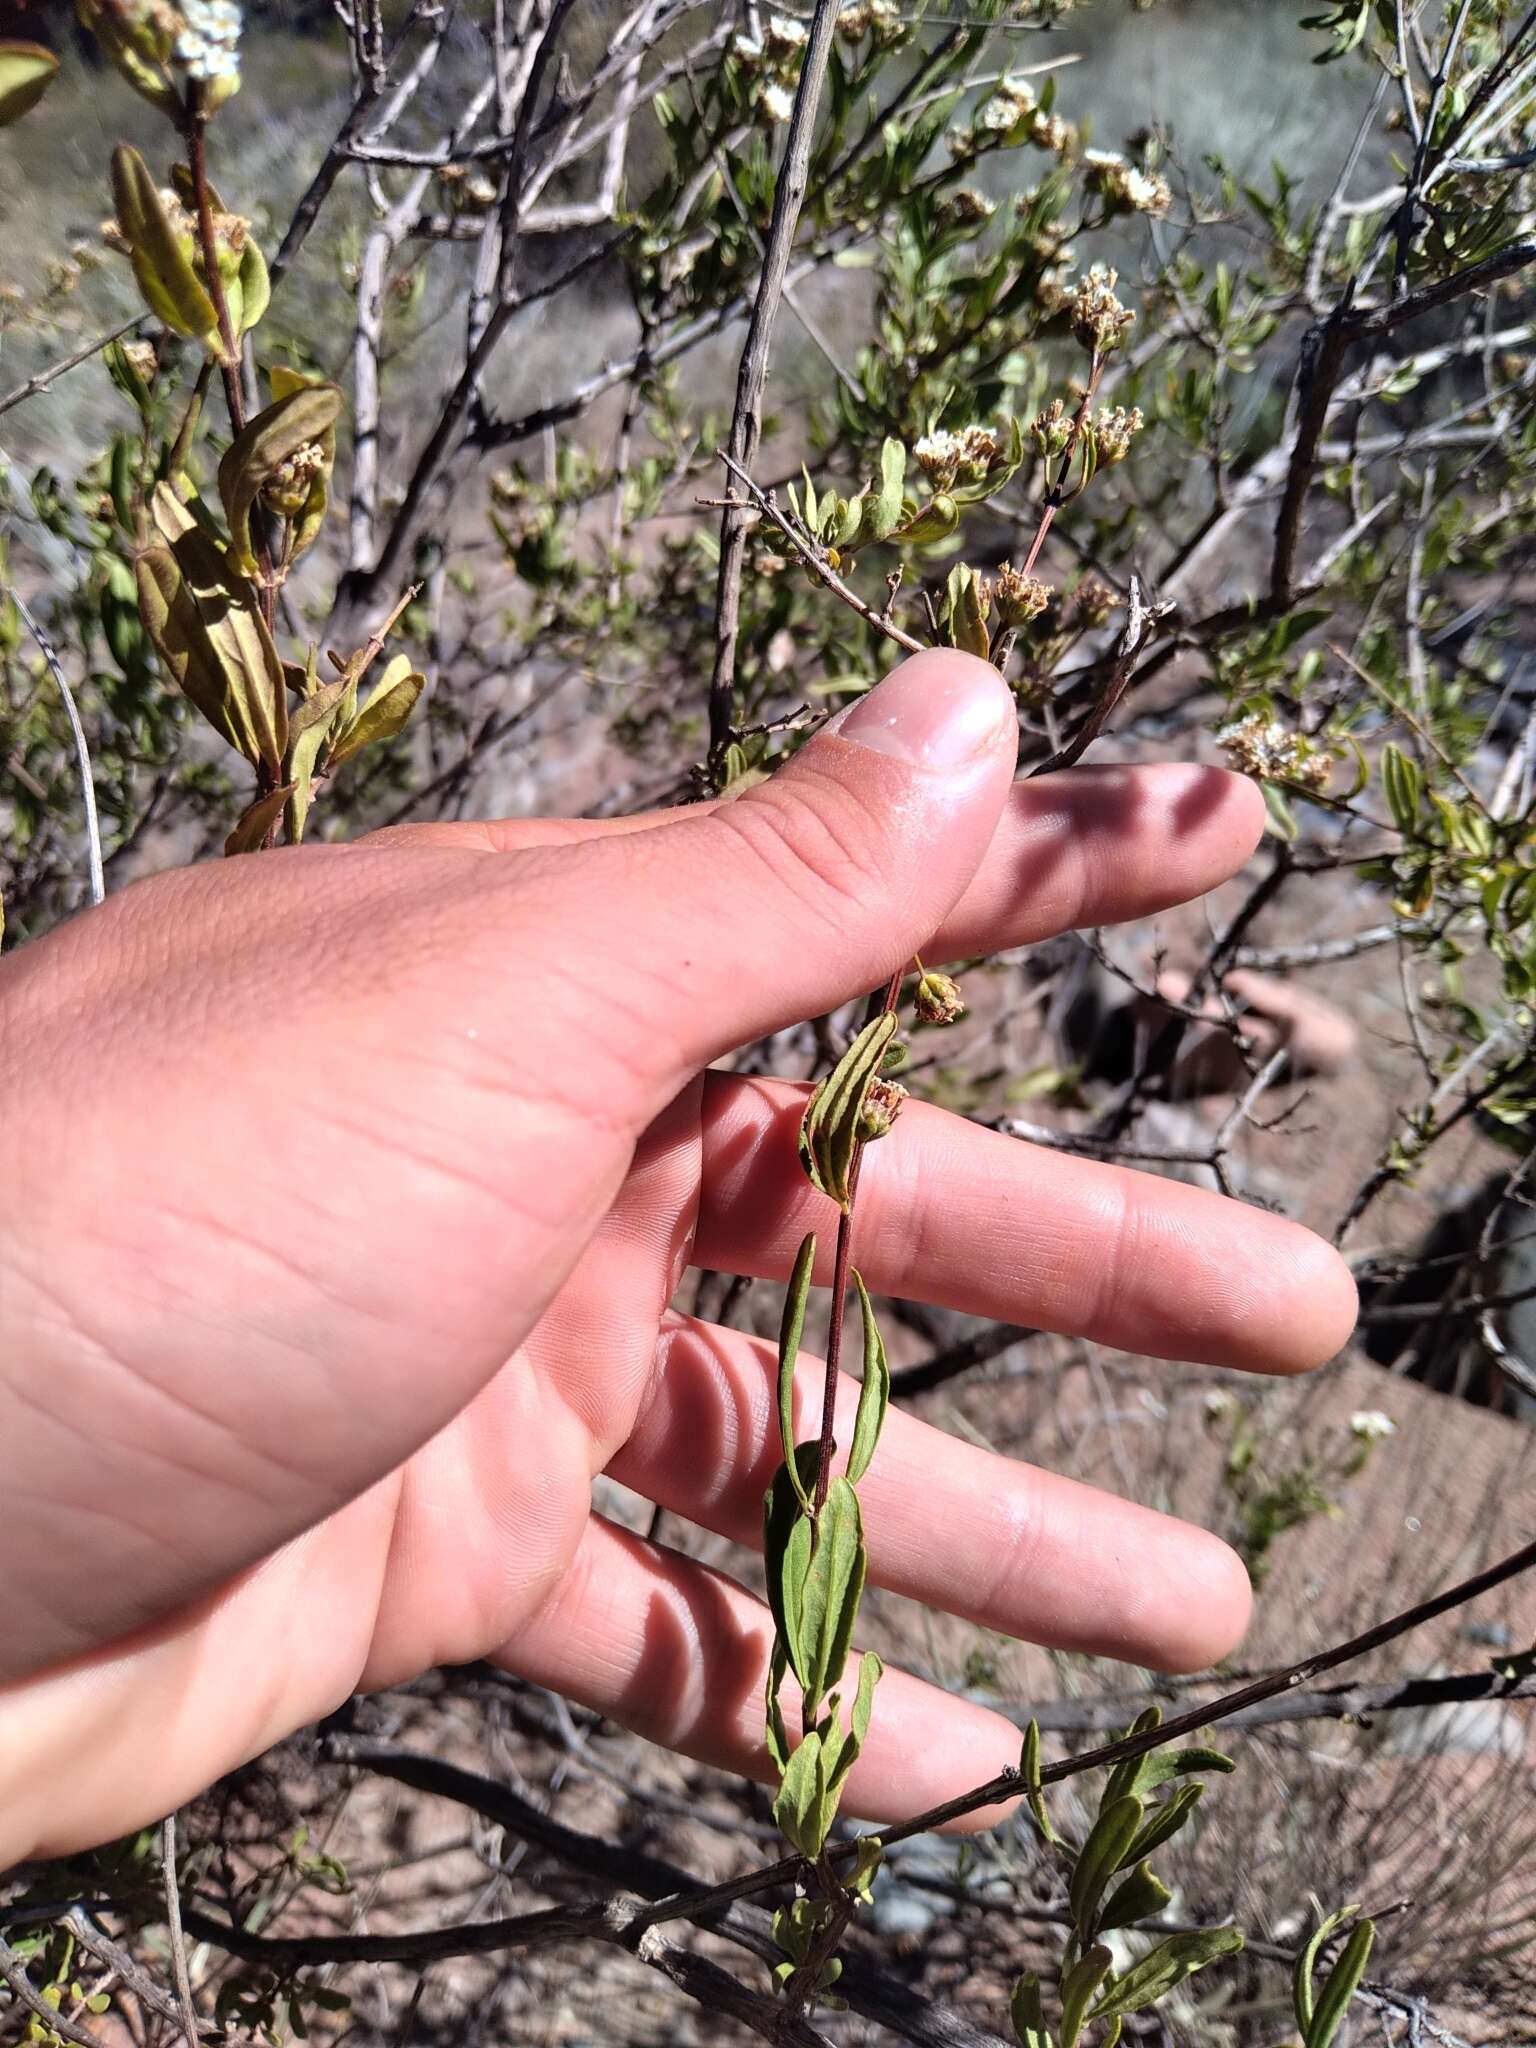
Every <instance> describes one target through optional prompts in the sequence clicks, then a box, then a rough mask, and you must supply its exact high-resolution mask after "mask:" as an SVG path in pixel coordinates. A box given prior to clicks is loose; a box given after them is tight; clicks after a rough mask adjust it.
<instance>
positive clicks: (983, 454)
mask: <svg viewBox="0 0 1536 2048" xmlns="http://www.w3.org/2000/svg"><path fill="white" fill-rule="evenodd" d="M912 454H913V456H914V458H915V459H916V462H917V466H918V468H919V469H920V470H921V471H922V472H923V475H924V476H925V477H927V479H928V481H929V483H931V484H932V485H933V488H934V489H935V490H936V491H948V490H952V489H953V487H954V486H955V485H956V484H957V483H980V482H981V481H982V479H983V478H984V477H985V476H986V475H987V474H988V472H989V471H990V470H991V469H992V468H993V466H994V465H995V464H996V463H997V462H999V461H1000V460H1001V459H1002V456H1003V445H1002V443H1001V442H1000V441H999V439H998V437H997V435H996V434H995V433H994V431H993V430H992V428H991V427H982V426H969V427H962V428H961V429H960V431H959V432H958V433H950V432H948V431H947V430H946V429H942V428H941V429H940V430H939V431H938V432H936V433H932V434H924V436H923V437H922V439H921V440H920V441H916V442H914V443H913V446H912Z"/></svg>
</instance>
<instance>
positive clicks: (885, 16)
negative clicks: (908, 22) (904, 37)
mask: <svg viewBox="0 0 1536 2048" xmlns="http://www.w3.org/2000/svg"><path fill="white" fill-rule="evenodd" d="M902 26H903V24H902V19H901V10H900V8H899V7H897V5H896V0H854V4H853V5H852V6H850V7H843V8H840V9H839V11H838V16H837V32H838V34H839V35H840V36H841V37H842V38H843V40H844V42H848V43H856V42H858V41H859V39H860V38H861V37H862V36H873V37H874V38H875V40H876V41H877V42H894V41H895V40H896V38H897V37H899V36H900V34H901V32H902Z"/></svg>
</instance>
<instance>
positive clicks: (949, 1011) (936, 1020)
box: [912, 969, 965, 1024]
mask: <svg viewBox="0 0 1536 2048" xmlns="http://www.w3.org/2000/svg"><path fill="white" fill-rule="evenodd" d="M912 1005H913V1008H914V1009H915V1010H916V1012H917V1015H918V1018H919V1020H920V1021H921V1022H922V1023H924V1024H955V1023H958V1021H959V1020H960V1018H962V1017H963V1016H964V1015H965V1000H964V998H963V997H962V995H961V993H960V984H959V982H958V981H956V980H955V978H954V976H953V975H952V974H935V973H934V972H933V971H932V970H931V969H929V970H927V971H925V972H924V973H922V974H920V975H919V976H918V980H917V988H916V990H915V992H914V994H913V998H912Z"/></svg>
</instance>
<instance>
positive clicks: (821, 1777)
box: [773, 1729, 827, 1858]
mask: <svg viewBox="0 0 1536 2048" xmlns="http://www.w3.org/2000/svg"><path fill="white" fill-rule="evenodd" d="M826 1789H827V1788H826V1775H825V1771H824V1769H823V1758H822V1749H821V1737H820V1736H819V1735H818V1734H817V1733H816V1732H815V1730H814V1729H812V1731H811V1732H810V1733H809V1734H808V1735H805V1736H803V1737H802V1738H801V1741H800V1744H799V1747H798V1748H797V1749H796V1750H795V1752H794V1754H793V1755H792V1756H791V1757H790V1759H789V1762H788V1764H787V1765H786V1767H785V1771H784V1778H783V1782H782V1783H781V1784H780V1786H779V1793H778V1797H777V1798H776V1799H775V1800H774V1802H773V1817H774V1820H775V1821H776V1822H777V1824H778V1827H779V1830H780V1832H781V1833H782V1834H783V1835H784V1836H785V1838H786V1839H787V1840H788V1841H790V1842H792V1843H793V1844H794V1846H795V1847H796V1848H797V1849H798V1850H799V1851H800V1853H801V1855H802V1856H809V1857H812V1858H815V1857H817V1856H819V1855H820V1854H821V1851H822V1847H823V1845H824V1844H825V1841H826V1835H825V1833H824V1832H821V1831H820V1828H819V1823H820V1817H821V1811H822V1807H823V1803H824V1801H825V1798H826Z"/></svg>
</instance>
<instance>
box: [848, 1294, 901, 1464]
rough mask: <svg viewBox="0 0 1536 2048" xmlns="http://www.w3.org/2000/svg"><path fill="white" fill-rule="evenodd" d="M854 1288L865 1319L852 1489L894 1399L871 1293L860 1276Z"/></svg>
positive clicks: (852, 1453)
mask: <svg viewBox="0 0 1536 2048" xmlns="http://www.w3.org/2000/svg"><path fill="white" fill-rule="evenodd" d="M853 1284H854V1286H855V1287H857V1288H858V1290H859V1311H860V1313H861V1315H862V1316H863V1318H864V1384H863V1385H862V1386H861V1387H860V1388H859V1405H858V1409H857V1411H856V1413H855V1415H854V1418H853V1445H852V1448H851V1449H850V1451H849V1453H848V1480H849V1483H850V1485H855V1486H856V1485H857V1484H858V1482H859V1481H860V1480H861V1479H862V1478H863V1477H864V1474H865V1473H866V1472H867V1471H868V1470H869V1461H870V1459H871V1458H873V1456H874V1455H875V1446H876V1444H877V1443H879V1441H880V1431H881V1429H882V1428H883V1427H884V1425H885V1411H886V1409H887V1408H888V1407H889V1405H890V1399H891V1368H890V1364H889V1362H888V1361H887V1359H886V1355H885V1342H884V1339H883V1338H882V1337H881V1335H880V1329H879V1325H878V1324H877V1323H876V1321H875V1310H874V1304H873V1303H872V1302H871V1300H870V1298H869V1289H868V1288H867V1287H866V1286H865V1285H864V1282H863V1279H862V1278H861V1277H860V1275H859V1274H858V1273H855V1274H854V1276H853Z"/></svg>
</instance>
